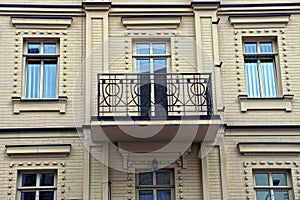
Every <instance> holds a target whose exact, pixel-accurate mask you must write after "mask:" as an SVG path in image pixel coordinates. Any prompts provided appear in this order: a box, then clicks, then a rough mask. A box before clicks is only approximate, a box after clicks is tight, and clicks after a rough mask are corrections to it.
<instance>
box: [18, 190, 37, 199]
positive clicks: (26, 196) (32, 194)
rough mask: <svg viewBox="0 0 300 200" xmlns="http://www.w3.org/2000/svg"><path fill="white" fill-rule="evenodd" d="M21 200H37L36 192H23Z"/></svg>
mask: <svg viewBox="0 0 300 200" xmlns="http://www.w3.org/2000/svg"><path fill="white" fill-rule="evenodd" d="M21 200H35V192H21Z"/></svg>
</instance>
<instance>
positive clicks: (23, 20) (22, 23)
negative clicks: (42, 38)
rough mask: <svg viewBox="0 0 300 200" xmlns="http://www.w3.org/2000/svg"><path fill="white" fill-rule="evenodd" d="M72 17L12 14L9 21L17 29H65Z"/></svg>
mask: <svg viewBox="0 0 300 200" xmlns="http://www.w3.org/2000/svg"><path fill="white" fill-rule="evenodd" d="M72 20H73V19H72V17H58V16H32V17H29V16H13V17H11V23H12V25H14V26H15V27H16V28H17V29H20V28H24V29H37V28H38V29H67V28H69V26H71V24H72Z"/></svg>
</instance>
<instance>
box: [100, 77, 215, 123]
mask: <svg viewBox="0 0 300 200" xmlns="http://www.w3.org/2000/svg"><path fill="white" fill-rule="evenodd" d="M212 105H213V103H212V85H211V74H207V73H206V74H200V73H164V74H162V73H144V74H141V73H135V74H133V73H130V74H113V73H105V74H98V118H101V117H128V116H130V117H140V118H154V117H156V118H165V117H176V116H179V117H180V116H211V115H212V114H213V107H212Z"/></svg>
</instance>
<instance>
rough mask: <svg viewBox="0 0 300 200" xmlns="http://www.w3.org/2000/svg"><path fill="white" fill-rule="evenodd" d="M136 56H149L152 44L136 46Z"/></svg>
mask: <svg viewBox="0 0 300 200" xmlns="http://www.w3.org/2000/svg"><path fill="white" fill-rule="evenodd" d="M136 54H143V55H149V54H150V44H136Z"/></svg>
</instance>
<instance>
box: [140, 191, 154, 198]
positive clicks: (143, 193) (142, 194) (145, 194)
mask: <svg viewBox="0 0 300 200" xmlns="http://www.w3.org/2000/svg"><path fill="white" fill-rule="evenodd" d="M139 200H153V191H152V190H140V191H139Z"/></svg>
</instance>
